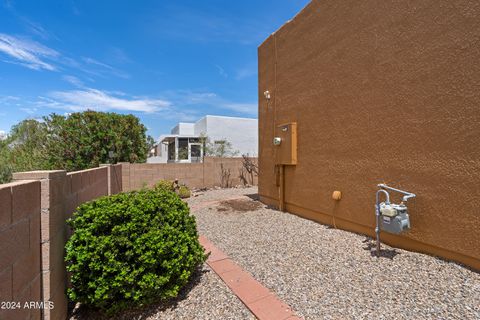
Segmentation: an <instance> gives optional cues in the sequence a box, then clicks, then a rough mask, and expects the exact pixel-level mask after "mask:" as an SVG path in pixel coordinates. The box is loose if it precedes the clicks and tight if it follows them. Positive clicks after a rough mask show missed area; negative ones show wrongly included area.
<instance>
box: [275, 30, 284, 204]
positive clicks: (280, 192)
mask: <svg viewBox="0 0 480 320" xmlns="http://www.w3.org/2000/svg"><path fill="white" fill-rule="evenodd" d="M273 44H274V50H275V55H274V59H275V63H274V69H273V73H274V83H273V92H274V94H273V131H272V132H273V135H274V136H275V130H276V128H277V61H278V57H277V34H276V33H274V34H273ZM274 150H275V153H276V150H277V149H276V148H275V149H274ZM276 158H277V157H276V154H275V157H274V159H276ZM276 166H278V175H279V185H278V210H280V211H285V166H284V165H283V164H277V165H276Z"/></svg>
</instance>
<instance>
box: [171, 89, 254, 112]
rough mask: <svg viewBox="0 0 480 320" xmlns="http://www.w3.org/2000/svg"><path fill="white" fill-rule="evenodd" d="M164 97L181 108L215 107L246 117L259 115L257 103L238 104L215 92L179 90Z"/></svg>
mask: <svg viewBox="0 0 480 320" xmlns="http://www.w3.org/2000/svg"><path fill="white" fill-rule="evenodd" d="M164 96H165V97H166V98H167V99H168V100H169V101H172V103H173V105H174V106H181V107H190V108H194V107H213V108H219V109H224V110H229V111H234V112H238V113H243V114H245V115H250V116H255V115H257V109H258V104H257V103H256V102H237V101H231V100H229V99H226V98H223V97H222V96H220V95H218V94H216V93H213V92H196V91H190V90H177V91H169V92H166V93H164Z"/></svg>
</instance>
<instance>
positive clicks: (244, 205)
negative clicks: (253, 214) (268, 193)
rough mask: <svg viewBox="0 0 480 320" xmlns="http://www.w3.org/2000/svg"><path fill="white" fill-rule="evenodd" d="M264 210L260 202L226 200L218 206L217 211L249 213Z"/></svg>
mask: <svg viewBox="0 0 480 320" xmlns="http://www.w3.org/2000/svg"><path fill="white" fill-rule="evenodd" d="M260 208H263V204H262V203H261V202H259V201H252V200H249V199H234V200H225V201H222V202H220V203H219V204H218V206H217V211H218V212H224V213H228V212H231V211H237V212H249V211H255V210H258V209H260Z"/></svg>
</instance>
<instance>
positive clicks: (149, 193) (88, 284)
mask: <svg viewBox="0 0 480 320" xmlns="http://www.w3.org/2000/svg"><path fill="white" fill-rule="evenodd" d="M68 223H69V224H70V226H71V227H72V228H73V235H72V237H71V238H70V240H69V241H68V242H67V244H66V258H65V261H66V262H67V270H68V271H69V272H70V273H71V283H72V288H71V289H69V290H68V295H69V297H70V298H71V299H72V300H73V301H76V302H81V303H84V304H86V305H89V306H91V307H95V308H99V309H101V310H103V311H106V312H107V313H113V312H116V311H119V310H122V309H125V308H127V307H131V306H143V305H145V304H149V303H151V302H153V301H155V300H161V299H168V298H172V297H175V296H177V294H178V292H179V290H180V289H181V288H182V287H183V286H184V285H185V284H186V283H187V282H188V280H189V278H190V276H191V275H192V274H193V272H194V271H195V269H196V267H197V266H199V265H200V264H201V263H203V262H204V261H205V258H206V256H205V253H204V250H203V248H202V247H201V245H200V243H199V242H198V233H197V229H196V222H195V217H193V216H192V215H190V213H189V208H188V206H187V205H186V204H185V203H184V202H183V201H182V200H180V198H179V197H178V196H177V195H176V194H175V193H173V192H168V191H164V190H158V189H157V190H142V191H138V192H132V193H122V194H117V195H114V196H110V197H103V198H99V199H97V200H95V201H92V202H88V203H85V204H83V205H81V206H80V207H79V208H78V209H77V211H76V212H75V213H74V215H73V217H72V219H70V220H69V221H68Z"/></svg>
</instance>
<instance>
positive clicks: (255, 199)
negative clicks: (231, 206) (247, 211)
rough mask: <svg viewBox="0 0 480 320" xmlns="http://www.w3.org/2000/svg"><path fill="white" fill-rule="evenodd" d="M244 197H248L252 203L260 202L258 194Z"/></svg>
mask: <svg viewBox="0 0 480 320" xmlns="http://www.w3.org/2000/svg"><path fill="white" fill-rule="evenodd" d="M245 196H247V197H249V198H250V199H252V200H253V201H259V200H260V196H259V195H258V193H251V194H246V195H245Z"/></svg>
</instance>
